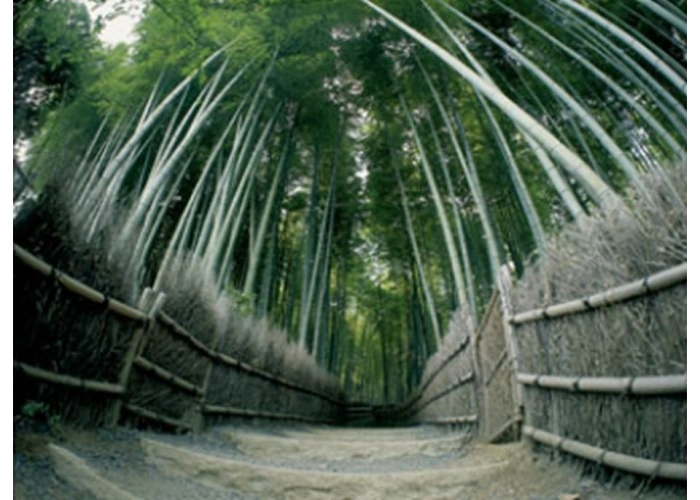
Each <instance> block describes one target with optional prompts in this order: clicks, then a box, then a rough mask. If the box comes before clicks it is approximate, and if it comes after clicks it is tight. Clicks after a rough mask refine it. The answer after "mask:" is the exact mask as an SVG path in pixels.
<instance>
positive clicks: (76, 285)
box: [13, 244, 148, 321]
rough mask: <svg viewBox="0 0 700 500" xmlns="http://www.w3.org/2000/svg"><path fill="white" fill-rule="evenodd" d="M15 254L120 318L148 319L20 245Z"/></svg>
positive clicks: (14, 247)
mask: <svg viewBox="0 0 700 500" xmlns="http://www.w3.org/2000/svg"><path fill="white" fill-rule="evenodd" d="M13 252H14V255H15V256H16V257H17V258H18V259H19V260H20V261H21V262H22V263H24V264H26V265H27V266H28V267H30V268H32V269H34V270H35V271H38V272H39V273H41V274H43V275H44V276H50V277H53V279H55V280H56V282H58V283H60V284H61V285H63V286H64V287H65V288H66V290H68V291H70V292H72V293H74V294H76V295H79V296H81V297H83V298H85V299H87V300H89V301H91V302H95V303H97V304H104V305H105V306H106V308H107V309H108V310H110V311H112V312H114V313H115V314H118V315H119V316H122V317H124V318H127V319H132V320H135V321H146V320H147V319H148V318H147V316H146V314H145V313H144V312H143V311H140V310H138V309H136V308H135V307H131V306H129V305H127V304H125V303H124V302H121V301H119V300H117V299H114V298H111V297H108V296H107V295H105V294H103V293H102V292H98V291H97V290H95V289H94V288H91V287H89V286H88V285H86V284H85V283H83V282H81V281H79V280H77V279H75V278H72V277H70V276H68V275H67V274H63V273H62V272H61V271H59V270H57V269H56V268H55V267H53V266H51V265H49V264H47V263H46V262H44V261H43V260H41V259H39V258H38V257H35V256H34V255H32V254H31V253H29V252H27V251H26V250H24V249H23V248H22V247H20V246H19V245H16V244H13Z"/></svg>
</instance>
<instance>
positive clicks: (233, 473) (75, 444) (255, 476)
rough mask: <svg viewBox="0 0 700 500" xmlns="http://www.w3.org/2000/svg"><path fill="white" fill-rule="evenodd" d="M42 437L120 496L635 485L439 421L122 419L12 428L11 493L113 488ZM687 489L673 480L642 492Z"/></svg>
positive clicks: (392, 494)
mask: <svg viewBox="0 0 700 500" xmlns="http://www.w3.org/2000/svg"><path fill="white" fill-rule="evenodd" d="M49 442H53V443H55V444H56V445H57V446H59V447H61V450H65V452H66V454H67V455H70V456H75V457H76V461H78V462H80V463H82V464H84V465H83V467H84V468H85V469H87V470H88V471H87V473H86V474H83V476H86V477H95V478H99V481H103V480H104V481H105V484H106V485H107V489H106V490H105V489H104V488H103V490H104V491H114V490H109V488H111V487H112V485H114V487H117V488H120V489H121V490H123V492H124V493H125V495H124V496H125V498H129V497H133V498H143V499H153V500H161V499H162V500H166V499H168V500H170V499H204V500H208V499H216V500H218V499H249V498H250V499H254V498H261V499H264V498H289V499H309V498H324V499H332V498H367V499H380V498H397V499H398V498H400V499H402V500H405V499H411V498H415V499H421V500H423V499H431V498H435V499H437V498H474V499H489V500H490V499H499V498H503V499H508V498H518V499H520V498H523V499H527V500H601V499H613V500H616V499H624V498H633V493H634V492H632V491H630V490H625V489H619V490H607V489H605V488H604V487H603V486H601V485H599V484H598V483H595V482H593V481H591V480H587V479H584V480H581V478H580V474H579V471H578V469H576V468H574V467H572V466H569V465H565V464H555V463H553V462H551V461H549V460H547V459H545V458H543V457H542V456H541V455H534V454H532V452H531V450H530V448H529V445H528V444H526V443H514V444H509V445H498V446H496V445H480V444H473V443H470V442H469V436H468V435H467V434H465V433H457V432H449V431H446V430H445V429H442V428H436V427H412V428H403V429H352V428H342V429H338V428H332V427H302V426H294V427H291V426H288V427H280V426H266V427H246V426H236V427H219V428H216V429H212V430H210V431H208V432H206V433H204V434H202V435H198V436H192V435H172V434H159V433H154V432H144V431H134V430H129V429H118V430H116V431H105V430H98V431H76V430H68V429H65V430H64V431H63V432H62V436H61V438H55V437H49V436H47V435H46V434H36V433H35V434H32V433H17V432H16V433H15V440H14V444H15V450H14V460H15V468H14V486H15V498H19V499H22V498H27V499H29V498H31V499H35V498H52V499H53V498H57V499H75V498H81V499H82V498H109V497H110V495H109V494H105V493H100V492H99V491H97V493H96V492H95V491H96V489H95V488H87V489H86V488H85V487H84V486H82V487H81V486H80V485H79V484H78V485H77V486H76V484H77V482H76V481H72V477H71V474H72V473H71V472H66V471H65V470H63V471H60V470H59V474H58V475H57V474H56V470H58V469H60V468H59V467H57V463H56V464H52V461H51V454H50V453H48V452H47V447H48V444H49ZM94 482H98V481H97V479H95V481H94ZM97 490H99V488H98V489H97ZM684 493H685V490H683V491H681V490H680V489H679V488H675V489H670V490H668V489H667V490H664V491H663V492H662V491H656V492H652V494H647V495H646V496H645V497H644V498H651V499H657V498H658V499H661V498H685V495H684ZM112 496H114V495H113V494H112ZM110 500H111V499H110Z"/></svg>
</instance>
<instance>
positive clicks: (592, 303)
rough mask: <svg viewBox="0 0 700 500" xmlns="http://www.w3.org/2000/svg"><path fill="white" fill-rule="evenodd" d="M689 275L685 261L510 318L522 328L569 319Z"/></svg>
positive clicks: (657, 288) (660, 287) (685, 278)
mask: <svg viewBox="0 0 700 500" xmlns="http://www.w3.org/2000/svg"><path fill="white" fill-rule="evenodd" d="M687 274H688V263H687V262H684V263H683V264H679V265H677V266H674V267H672V268H669V269H666V270H664V271H661V272H658V273H655V274H652V275H650V276H647V277H646V278H642V279H638V280H636V281H633V282H631V283H626V284H624V285H620V286H617V287H614V288H610V289H609V290H605V291H603V292H599V293H596V294H594V295H591V296H589V297H586V298H579V299H574V300H571V301H568V302H563V303H561V304H556V305H552V306H547V307H543V308H540V309H533V310H530V311H527V312H522V313H519V314H516V315H514V316H513V317H512V318H511V320H510V322H511V324H512V325H514V326H519V325H522V324H524V323H528V322H531V321H539V320H544V319H552V318H556V317H560V316H568V315H571V314H577V313H580V312H585V311H591V310H594V309H598V308H601V307H605V306H610V305H613V304H617V303H620V302H624V301H627V300H630V299H634V298H637V297H642V296H644V295H648V294H651V293H654V292H658V291H661V290H664V289H666V288H671V287H673V286H675V285H678V284H680V283H684V282H686V280H687Z"/></svg>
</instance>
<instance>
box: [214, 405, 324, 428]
mask: <svg viewBox="0 0 700 500" xmlns="http://www.w3.org/2000/svg"><path fill="white" fill-rule="evenodd" d="M202 413H204V414H208V415H229V416H233V417H246V418H267V419H270V420H291V421H296V422H305V423H310V424H334V423H337V420H332V419H323V418H314V417H306V416H304V415H291V414H287V413H275V412H270V411H262V410H247V409H245V408H233V407H229V406H216V405H204V406H203V407H202Z"/></svg>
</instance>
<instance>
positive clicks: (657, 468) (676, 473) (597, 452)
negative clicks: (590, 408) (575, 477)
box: [523, 425, 688, 481]
mask: <svg viewBox="0 0 700 500" xmlns="http://www.w3.org/2000/svg"><path fill="white" fill-rule="evenodd" d="M523 435H524V436H526V437H529V438H531V439H532V440H534V441H537V442H538V443H542V444H544V445H546V446H549V447H550V448H554V449H556V450H561V451H564V452H567V453H570V454H572V455H575V456H577V457H580V458H585V459H586V460H590V461H592V462H596V463H599V464H602V465H607V466H609V467H613V468H615V469H619V470H623V471H626V472H631V473H633V474H639V475H644V476H650V477H652V478H656V477H660V478H664V479H674V480H679V481H686V480H687V478H688V473H687V464H683V463H676V462H661V461H657V460H648V459H646V458H639V457H634V456H631V455H625V454H623V453H616V452H614V451H610V450H605V449H603V448H599V447H597V446H591V445H589V444H585V443H582V442H580V441H574V440H573V439H565V438H563V437H561V436H557V435H556V434H552V433H551V432H546V431H543V430H541V429H535V428H534V427H531V426H528V425H526V426H524V427H523Z"/></svg>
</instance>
